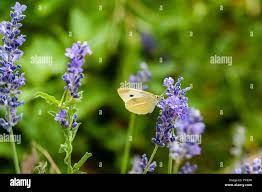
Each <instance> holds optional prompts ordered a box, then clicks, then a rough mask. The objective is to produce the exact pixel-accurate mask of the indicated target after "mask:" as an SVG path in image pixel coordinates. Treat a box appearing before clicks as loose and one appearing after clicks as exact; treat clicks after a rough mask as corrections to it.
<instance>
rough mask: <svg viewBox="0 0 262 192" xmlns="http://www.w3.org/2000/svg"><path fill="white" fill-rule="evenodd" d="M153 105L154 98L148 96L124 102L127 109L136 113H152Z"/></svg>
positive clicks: (154, 103) (154, 102) (154, 104)
mask: <svg viewBox="0 0 262 192" xmlns="http://www.w3.org/2000/svg"><path fill="white" fill-rule="evenodd" d="M155 106H156V100H155V99H154V98H152V97H148V96H146V97H139V98H134V99H131V100H129V101H127V102H126V104H125V107H126V109H127V110H128V111H130V112H132V113H135V114H138V115H145V114H148V113H152V112H153V111H154V109H155Z"/></svg>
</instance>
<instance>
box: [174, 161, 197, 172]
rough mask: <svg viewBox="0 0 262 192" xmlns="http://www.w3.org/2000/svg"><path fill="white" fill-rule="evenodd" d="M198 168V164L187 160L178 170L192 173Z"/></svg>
mask: <svg viewBox="0 0 262 192" xmlns="http://www.w3.org/2000/svg"><path fill="white" fill-rule="evenodd" d="M196 169H197V165H195V164H194V165H190V163H189V162H186V163H185V165H184V166H183V167H182V168H181V169H180V171H179V172H178V173H179V174H192V173H194V172H195V170H196Z"/></svg>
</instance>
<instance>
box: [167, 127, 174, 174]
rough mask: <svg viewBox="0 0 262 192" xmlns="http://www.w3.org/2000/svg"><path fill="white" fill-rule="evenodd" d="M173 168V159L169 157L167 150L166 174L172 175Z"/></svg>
mask: <svg viewBox="0 0 262 192" xmlns="http://www.w3.org/2000/svg"><path fill="white" fill-rule="evenodd" d="M172 135H174V129H172ZM172 168H173V158H172V157H171V155H170V149H168V166H167V173H168V174H172Z"/></svg>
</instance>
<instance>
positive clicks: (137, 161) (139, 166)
mask: <svg viewBox="0 0 262 192" xmlns="http://www.w3.org/2000/svg"><path fill="white" fill-rule="evenodd" d="M147 163H148V159H147V156H146V154H143V155H142V158H140V157H137V156H136V157H134V159H133V167H132V170H131V171H129V173H131V174H142V173H143V172H144V170H145V168H146V165H147ZM156 166H157V165H156V162H155V161H154V162H152V163H151V164H150V166H149V169H148V172H153V171H154V170H155V168H156Z"/></svg>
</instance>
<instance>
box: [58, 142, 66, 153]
mask: <svg viewBox="0 0 262 192" xmlns="http://www.w3.org/2000/svg"><path fill="white" fill-rule="evenodd" d="M65 152H66V143H64V144H61V145H60V148H59V151H58V153H65Z"/></svg>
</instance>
